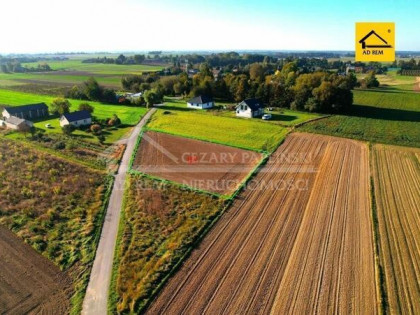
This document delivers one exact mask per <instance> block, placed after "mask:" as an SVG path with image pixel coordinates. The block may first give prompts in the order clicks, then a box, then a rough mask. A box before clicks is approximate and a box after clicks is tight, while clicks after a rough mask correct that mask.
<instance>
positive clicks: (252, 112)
mask: <svg viewBox="0 0 420 315" xmlns="http://www.w3.org/2000/svg"><path fill="white" fill-rule="evenodd" d="M263 114H264V108H263V105H262V103H261V102H260V101H259V100H257V99H255V98H249V99H247V100H244V101H242V102H241V103H239V104H238V106H236V116H238V117H246V118H253V117H258V116H262V115H263Z"/></svg>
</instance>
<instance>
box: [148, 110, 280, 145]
mask: <svg viewBox="0 0 420 315" xmlns="http://www.w3.org/2000/svg"><path fill="white" fill-rule="evenodd" d="M147 127H148V128H149V129H151V130H155V131H160V132H167V133H171V134H175V135H180V136H184V137H191V138H196V139H200V140H206V141H212V142H216V143H221V144H226V145H231V146H235V147H240V148H245V149H250V150H257V151H259V150H263V151H272V150H274V149H275V148H276V147H277V146H278V144H279V143H280V142H281V141H282V140H283V139H284V137H285V136H286V134H287V132H288V129H287V128H284V127H280V126H277V125H275V124H269V123H266V122H264V121H260V120H255V119H239V118H229V117H223V116H218V115H208V114H203V113H200V112H195V111H193V110H191V111H189V110H185V111H182V110H165V109H159V110H158V111H157V112H156V114H154V115H153V117H152V119H151V121H150V122H149V124H148V125H147Z"/></svg>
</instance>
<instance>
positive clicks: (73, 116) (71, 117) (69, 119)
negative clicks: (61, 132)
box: [60, 110, 92, 127]
mask: <svg viewBox="0 0 420 315" xmlns="http://www.w3.org/2000/svg"><path fill="white" fill-rule="evenodd" d="M90 124H92V115H91V114H90V113H89V112H88V111H87V110H80V111H77V112H73V113H66V114H63V115H62V116H61V117H60V126H61V127H64V126H67V125H73V126H75V127H80V126H88V125H90Z"/></svg>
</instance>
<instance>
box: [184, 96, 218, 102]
mask: <svg viewBox="0 0 420 315" xmlns="http://www.w3.org/2000/svg"><path fill="white" fill-rule="evenodd" d="M209 102H213V99H212V98H211V97H209V96H205V95H199V96H196V97H193V98H192V99H190V100H189V101H188V103H191V104H206V103H209Z"/></svg>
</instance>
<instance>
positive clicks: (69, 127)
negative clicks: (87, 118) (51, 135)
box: [61, 125, 75, 136]
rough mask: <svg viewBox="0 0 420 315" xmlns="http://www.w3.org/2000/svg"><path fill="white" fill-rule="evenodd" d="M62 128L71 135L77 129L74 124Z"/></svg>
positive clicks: (66, 133)
mask: <svg viewBox="0 0 420 315" xmlns="http://www.w3.org/2000/svg"><path fill="white" fill-rule="evenodd" d="M61 130H62V131H63V133H64V134H65V135H67V136H70V135H71V134H72V133H73V131H74V130H75V128H74V126H73V125H65V126H63V127H62V128H61Z"/></svg>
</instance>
